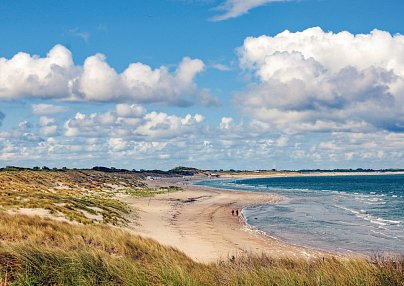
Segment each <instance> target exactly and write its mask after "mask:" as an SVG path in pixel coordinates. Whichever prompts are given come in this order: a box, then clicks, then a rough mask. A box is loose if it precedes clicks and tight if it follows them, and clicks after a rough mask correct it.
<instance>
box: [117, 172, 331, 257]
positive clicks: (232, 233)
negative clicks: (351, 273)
mask: <svg viewBox="0 0 404 286" xmlns="http://www.w3.org/2000/svg"><path fill="white" fill-rule="evenodd" d="M147 183H148V184H149V186H169V185H175V186H179V187H181V188H182V191H178V192H172V193H167V194H160V195H156V196H154V197H151V198H149V197H145V198H134V197H129V196H128V197H124V198H122V199H123V200H124V201H125V202H126V203H128V204H129V205H130V206H131V207H133V208H135V209H136V210H137V218H136V219H135V220H133V221H132V222H131V223H129V225H128V227H127V229H128V230H129V231H130V232H131V233H134V234H138V235H141V236H144V237H148V238H152V239H155V240H157V241H158V242H159V243H161V244H163V245H165V246H171V247H174V248H177V249H179V250H180V251H183V252H184V253H185V254H187V255H188V256H189V257H191V258H192V259H193V260H195V261H198V262H204V263H210V262H217V261H220V260H228V259H229V258H232V257H233V256H234V257H237V256H240V255H244V254H257V255H260V254H266V255H270V256H272V257H300V258H307V259H309V258H314V257H319V256H324V255H327V253H326V252H322V251H319V250H315V249H310V248H305V247H300V246H295V245H290V244H286V243H284V242H282V241H279V240H277V239H275V238H272V237H269V236H267V235H265V234H263V233H260V232H258V231H256V230H254V229H252V228H250V227H248V226H247V225H246V223H245V221H244V218H243V216H242V215H241V210H242V208H244V207H246V206H250V205H254V204H273V203H276V202H279V201H280V200H281V197H279V196H276V195H272V194H258V193H252V192H241V191H227V190H219V189H214V188H209V187H204V186H195V185H192V184H190V182H188V181H184V180H179V179H160V180H156V181H147ZM232 210H239V212H240V214H239V216H236V215H232Z"/></svg>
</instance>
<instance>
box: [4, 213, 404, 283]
mask: <svg viewBox="0 0 404 286" xmlns="http://www.w3.org/2000/svg"><path fill="white" fill-rule="evenodd" d="M150 227H153V226H150ZM403 268H404V261H403V259H394V260H393V259H383V258H381V257H378V258H377V259H376V258H375V259H374V260H373V261H366V260H363V259H347V258H344V259H341V258H333V257H326V258H324V259H322V258H321V259H313V260H309V261H306V260H299V259H272V258H270V257H267V256H264V255H262V256H254V255H246V256H243V257H238V258H236V259H232V260H228V261H221V262H218V263H212V264H201V263H196V262H194V261H192V260H191V259H190V258H188V257H187V256H186V255H184V254H183V253H181V252H179V251H177V250H175V249H173V248H170V247H164V246H162V245H160V244H159V243H157V242H156V241H154V240H151V239H145V238H141V237H139V236H134V235H130V234H128V233H127V232H125V231H123V230H120V229H118V228H115V227H110V226H102V225H86V226H84V225H72V224H69V223H65V222H57V221H53V220H50V219H44V218H40V217H28V216H23V215H10V214H6V213H0V285H404V271H403Z"/></svg>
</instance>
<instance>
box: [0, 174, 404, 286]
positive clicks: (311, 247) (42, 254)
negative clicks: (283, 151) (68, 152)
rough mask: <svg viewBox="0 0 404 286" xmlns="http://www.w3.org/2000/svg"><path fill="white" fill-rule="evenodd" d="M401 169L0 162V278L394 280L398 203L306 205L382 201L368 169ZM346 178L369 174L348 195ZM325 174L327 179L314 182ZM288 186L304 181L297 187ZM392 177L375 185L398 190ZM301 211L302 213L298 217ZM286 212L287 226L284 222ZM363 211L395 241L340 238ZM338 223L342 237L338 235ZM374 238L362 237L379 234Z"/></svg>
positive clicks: (35, 281)
mask: <svg viewBox="0 0 404 286" xmlns="http://www.w3.org/2000/svg"><path fill="white" fill-rule="evenodd" d="M403 174H404V172H403V171H402V170H378V171H370V170H367V171H366V172H363V171H361V170H356V171H355V172H346V171H345V170H343V171H341V170H338V171H332V172H331V171H328V172H323V171H315V172H314V171H311V172H307V171H276V170H271V171H265V170H260V171H234V170H231V171H223V170H199V169H195V168H186V167H178V168H175V169H172V170H169V171H159V170H150V171H149V170H142V171H136V170H132V171H129V170H125V169H116V168H106V167H94V168H92V169H71V170H70V169H67V168H63V169H57V168H53V169H50V168H47V167H43V168H33V169H29V168H18V167H6V168H3V169H2V170H1V171H0V183H1V184H0V196H1V203H0V207H1V212H0V230H1V231H0V233H1V245H0V263H1V272H0V276H1V277H2V281H4V284H5V285H8V284H12V283H16V284H18V285H20V284H21V285H77V284H80V283H82V284H85V285H156V284H164V285H166V284H171V285H172V284H174V285H189V284H192V285H213V284H215V285H235V284H238V283H240V281H242V282H241V283H242V284H251V285H252V284H254V285H268V284H270V285H272V284H273V285H295V284H299V283H306V284H308V285H317V284H318V283H319V281H322V282H321V283H322V285H335V284H338V285H349V284H360V283H362V284H364V285H383V283H384V282H383V281H388V284H385V285H401V284H400V283H403V281H404V276H403V265H404V261H403V258H402V257H403V254H404V250H403V249H402V248H401V246H402V239H403V236H402V234H403V231H402V228H403V213H402V212H401V213H397V214H396V217H395V220H392V219H391V220H389V219H388V218H382V217H376V214H373V213H372V211H371V210H368V212H367V214H362V216H360V214H361V213H360V211H358V216H355V215H354V214H352V211H355V210H354V208H355V206H356V205H355V206H352V205H351V208H352V209H348V208H346V209H345V210H344V209H342V211H344V212H345V217H344V216H343V215H341V214H335V213H334V211H335V210H334V209H331V210H329V211H330V213H332V214H334V217H332V219H330V214H329V213H327V211H326V210H324V209H320V210H321V212H319V211H316V208H319V207H323V208H324V207H329V205H327V204H324V198H328V200H329V201H333V200H334V199H335V198H339V197H340V196H342V197H343V198H342V199H341V201H338V203H339V204H341V207H344V206H345V205H344V204H349V203H351V204H352V203H353V202H356V201H357V200H358V199H357V198H358V197H361V198H367V199H368V200H367V201H366V200H365V202H375V203H376V202H377V201H376V200H372V199H373V197H372V195H374V197H376V198H383V200H385V204H388V203H390V202H389V201H388V200H389V198H388V197H387V196H382V194H380V193H379V191H380V190H379V191H378V190H377V186H376V187H375V185H374V181H373V180H372V179H373V178H377V179H378V181H380V180H381V179H384V180H388V179H389V178H392V176H393V178H394V180H393V181H394V182H397V181H398V182H400V181H401V180H403V179H404V175H403ZM394 176H397V177H394ZM349 178H350V179H351V180H352V179H353V178H354V180H353V181H357V180H358V178H360V179H362V180H363V181H361V184H360V185H363V184H364V182H368V184H372V183H373V187H374V189H366V190H364V191H363V192H362V193H359V191H358V190H355V191H354V192H353V193H352V194H353V195H352V196H351V197H350V196H349V194H348V193H347V192H346V190H345V189H344V188H341V189H340V190H339V191H338V188H340V187H341V186H345V187H346V184H347V179H349ZM297 179H299V180H297ZM339 180H342V184H340V185H339V184H338V182H339ZM393 181H390V182H389V185H391V182H393ZM285 182H288V184H291V185H287V184H286V183H285ZM263 183H264V184H265V185H263ZM327 183H328V185H329V186H331V184H334V187H330V188H329V190H325V189H324V188H323V186H321V187H319V186H318V184H327ZM280 184H283V185H280ZM298 184H304V185H303V186H302V187H301V188H300V189H299V188H297V187H296V185H298ZM308 184H311V186H312V187H311V188H310V187H309V185H308ZM353 185H354V184H353ZM402 186H403V185H402V184H401V185H399V187H398V188H394V187H391V190H389V191H386V190H383V191H385V192H386V193H388V194H389V196H390V197H392V198H394V199H397V200H399V199H401V200H402V198H403V194H404V190H403V188H402ZM281 190H282V191H281ZM310 190H311V192H310ZM344 190H345V191H344ZM299 192H304V196H303V197H302V196H301V195H300V196H297V195H296V193H299ZM327 192H328V193H330V194H326V195H324V194H321V197H319V196H320V194H319V193H327ZM338 192H343V193H342V194H341V193H338ZM366 192H367V193H366ZM365 194H368V196H367V195H365ZM329 195H332V197H329ZM324 196H328V197H324ZM319 198H320V199H319ZM302 199H304V200H306V201H307V200H309V201H312V202H311V204H307V203H304V205H306V206H308V208H307V209H306V210H302V208H301V205H299V204H297V203H296V201H297V202H299V201H301V200H302ZM350 200H351V201H350ZM296 205H297V206H298V207H296ZM356 207H357V206H356ZM304 212H306V213H305V215H306V216H311V218H310V219H307V218H303V216H302V213H304ZM337 215H340V216H337ZM294 216H296V217H295V219H298V221H297V223H298V225H296V226H293V222H291V221H290V220H292V219H293V217H294ZM346 217H348V218H349V219H350V220H347V221H344V219H346ZM369 217H372V218H373V219H374V220H375V222H376V223H375V225H376V226H375V227H374V229H376V230H377V229H379V231H380V232H382V231H383V230H384V231H385V232H386V234H385V236H387V235H388V234H389V233H391V232H392V231H394V230H397V232H398V233H396V235H397V236H398V237H396V239H395V240H396V241H395V243H396V244H394V242H391V243H390V245H386V248H385V249H383V248H379V249H374V250H372V249H366V251H365V250H362V251H361V249H360V248H357V249H355V244H354V243H352V241H350V239H351V240H355V239H363V237H361V236H360V234H361V231H363V230H362V229H361V228H363V227H365V228H366V227H369V226H368V224H370V225H371V224H372V222H370V218H369ZM279 218H284V219H285V221H277V220H279ZM353 218H356V219H358V220H360V219H361V220H362V221H363V222H362V224H363V225H361V224H360V223H359V224H358V225H357V226H356V227H353V224H354V223H358V222H356V221H355V220H353ZM327 219H330V220H329V221H327ZM337 220H338V221H339V224H340V225H339V224H338V223H336V221H337ZM257 221H258V222H259V223H256V222H257ZM274 221H276V223H274ZM313 221H322V223H321V224H319V225H315V224H314V223H313ZM265 222H266V223H265ZM295 223H296V222H295ZM291 224H292V227H291ZM328 224H333V229H334V230H335V233H333V235H332V236H327V235H326V232H329V231H330V228H329V226H328ZM346 224H349V225H350V226H351V228H350V230H351V233H350V235H351V238H350V239H349V238H348V239H347V238H346V237H345V238H344V239H345V241H342V242H341V241H338V239H335V237H337V238H338V235H342V234H343V232H344V231H346V230H345V229H344V226H346ZM321 226H323V227H321ZM377 226H383V227H382V228H378V227H377ZM390 226H391V229H390V228H389V227H390ZM268 227H269V228H268ZM271 228H276V229H275V231H273V229H271ZM321 230H323V231H324V233H323V232H322V231H321ZM355 231H357V232H358V233H355ZM371 235H372V234H371V233H370V232H369V236H371ZM400 235H401V236H400ZM385 236H382V235H380V236H379V237H378V236H374V237H373V239H372V241H373V242H374V243H376V242H377V238H379V239H380V240H381V241H382V242H383V241H386V237H385ZM342 237H343V236H342ZM320 238H322V239H320ZM324 239H325V240H324ZM327 239H329V242H330V243H331V246H332V245H333V244H335V247H329V246H330V244H327V243H326V242H327ZM340 240H343V239H342V238H341V239H340ZM393 240H394V239H393ZM311 241H317V242H316V243H314V244H313V243H310V242H311ZM359 245H360V244H359ZM344 246H345V248H344ZM394 246H396V248H394ZM370 247H371V245H370ZM348 250H349V251H348ZM268 281H269V282H268ZM271 281H272V282H271ZM30 283H31V284H30ZM271 283H272V284H271ZM333 283H334V284H333Z"/></svg>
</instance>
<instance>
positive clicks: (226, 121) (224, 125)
mask: <svg viewBox="0 0 404 286" xmlns="http://www.w3.org/2000/svg"><path fill="white" fill-rule="evenodd" d="M232 123H233V118H231V117H222V119H221V121H220V129H230V127H231V125H232Z"/></svg>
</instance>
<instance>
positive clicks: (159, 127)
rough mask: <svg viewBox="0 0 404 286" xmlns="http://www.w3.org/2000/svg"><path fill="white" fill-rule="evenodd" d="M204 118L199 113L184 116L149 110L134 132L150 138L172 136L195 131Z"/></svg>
mask: <svg viewBox="0 0 404 286" xmlns="http://www.w3.org/2000/svg"><path fill="white" fill-rule="evenodd" d="M204 119H205V118H204V117H203V116H202V115H200V114H195V115H193V116H192V115H191V114H187V115H186V116H185V117H178V116H176V115H168V114H166V113H163V112H160V113H157V112H151V113H148V114H146V115H145V117H144V120H145V121H144V123H143V124H142V125H140V126H139V127H138V128H137V129H136V133H138V134H140V135H145V136H148V137H150V138H174V137H179V136H182V135H185V134H187V135H190V134H193V133H197V132H198V130H199V128H198V127H199V126H200V124H201V123H202V121H203V120H204Z"/></svg>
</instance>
